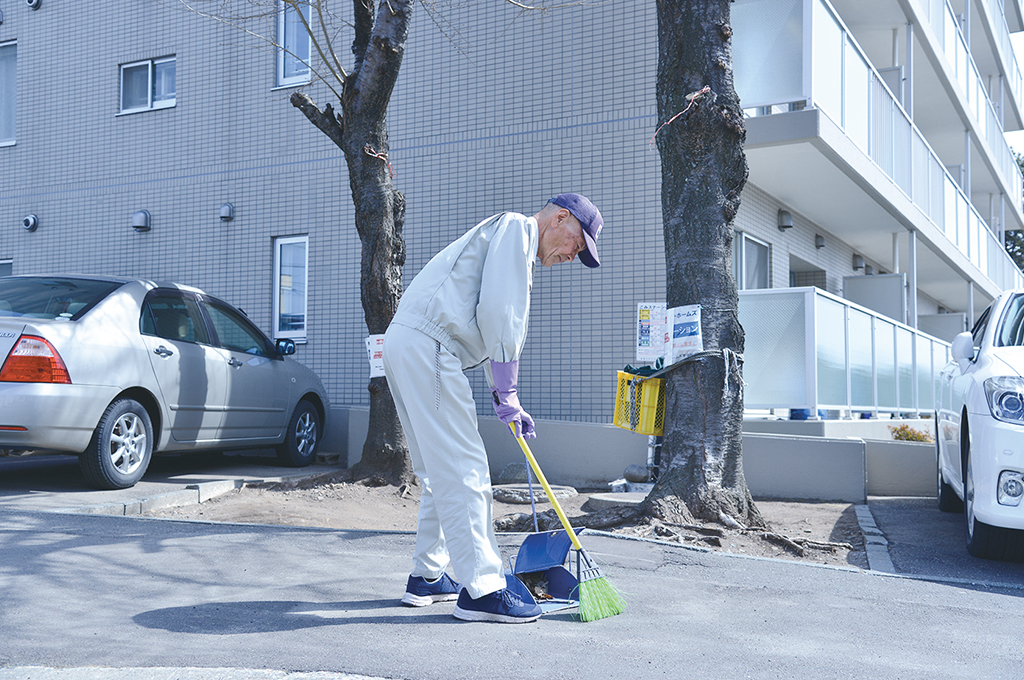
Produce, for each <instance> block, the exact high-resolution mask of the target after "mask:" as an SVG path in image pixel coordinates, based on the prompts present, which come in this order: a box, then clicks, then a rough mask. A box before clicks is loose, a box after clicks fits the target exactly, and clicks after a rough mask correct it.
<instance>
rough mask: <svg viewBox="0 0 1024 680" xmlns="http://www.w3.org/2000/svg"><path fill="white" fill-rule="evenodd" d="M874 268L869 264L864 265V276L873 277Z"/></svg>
mask: <svg viewBox="0 0 1024 680" xmlns="http://www.w3.org/2000/svg"><path fill="white" fill-rule="evenodd" d="M874 275H875V268H874V267H872V266H871V265H869V264H866V265H864V276H874Z"/></svg>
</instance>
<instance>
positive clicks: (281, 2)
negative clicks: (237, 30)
mask: <svg viewBox="0 0 1024 680" xmlns="http://www.w3.org/2000/svg"><path fill="white" fill-rule="evenodd" d="M277 10H278V11H277V44H278V49H277V84H278V86H279V87H288V86H292V85H303V84H305V83H308V82H309V74H310V68H309V55H310V52H309V45H310V40H309V32H308V31H307V30H306V26H308V25H309V17H310V13H309V5H308V4H307V3H306V2H304V1H301V0H300V2H298V3H297V4H295V5H293V4H292V3H291V2H285V0H278V2H277ZM300 12H301V15H300Z"/></svg>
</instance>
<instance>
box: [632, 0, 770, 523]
mask: <svg viewBox="0 0 1024 680" xmlns="http://www.w3.org/2000/svg"><path fill="white" fill-rule="evenodd" d="M729 2H730V0H657V7H658V42H659V56H658V80H657V99H658V115H659V119H660V120H662V121H671V122H669V123H666V124H665V125H664V126H663V127H662V128H661V129H660V130H659V131H658V133H657V137H656V139H657V144H658V150H659V152H660V154H661V166H662V197H661V200H662V214H663V220H664V230H665V258H666V261H667V268H668V283H667V288H668V290H667V302H668V305H669V307H675V306H680V305H693V304H699V305H701V308H702V311H701V326H702V331H703V340H704V349H705V351H708V352H712V354H708V355H706V356H704V357H703V358H701V359H698V360H696V361H692V362H689V363H685V364H683V365H682V366H681V367H679V368H676V369H674V370H672V371H670V372H669V373H668V374H667V375H666V383H667V387H666V389H667V392H666V394H667V400H666V418H665V438H664V443H663V447H662V459H661V467H660V472H659V477H658V481H657V483H656V485H655V487H654V489H653V490H652V492H651V494H650V495H649V496H648V498H647V500H646V501H645V504H644V508H643V509H644V512H646V513H648V514H650V515H653V516H655V517H659V518H662V519H666V520H669V521H688V520H690V519H692V518H696V519H704V520H721V519H722V518H723V516H727V517H728V518H732V519H736V520H738V521H739V522H741V523H743V524H746V525H748V526H751V525H752V526H763V525H764V520H763V519H762V518H761V515H760V513H759V512H758V510H757V507H756V506H755V505H754V503H753V501H752V499H751V496H750V492H749V490H748V489H747V484H746V480H745V479H744V477H743V462H742V425H743V372H742V352H743V329H742V328H741V327H740V324H739V320H738V317H737V305H738V296H737V292H736V283H735V280H734V278H733V275H732V242H733V235H732V220H733V218H734V217H735V215H736V211H737V210H738V209H739V199H740V191H741V190H742V189H743V185H744V184H745V183H746V179H747V164H746V159H745V157H744V155H743V142H744V139H745V135H746V132H745V129H744V127H743V117H742V111H741V109H740V106H739V100H738V98H737V96H736V92H735V90H734V88H733V79H732V55H731V51H730V45H729V38H730V36H731V34H732V29H731V28H730V26H729ZM677 114H678V115H677ZM673 118H674V120H673ZM726 521H728V520H726Z"/></svg>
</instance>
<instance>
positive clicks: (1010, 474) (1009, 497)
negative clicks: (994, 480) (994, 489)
mask: <svg viewBox="0 0 1024 680" xmlns="http://www.w3.org/2000/svg"><path fill="white" fill-rule="evenodd" d="M1021 497H1024V474H1021V473H1020V472H1014V471H1012V470H1003V471H1002V472H1000V473H999V493H998V494H997V498H998V500H999V504H1000V505H1013V506H1017V505H1020V500H1021Z"/></svg>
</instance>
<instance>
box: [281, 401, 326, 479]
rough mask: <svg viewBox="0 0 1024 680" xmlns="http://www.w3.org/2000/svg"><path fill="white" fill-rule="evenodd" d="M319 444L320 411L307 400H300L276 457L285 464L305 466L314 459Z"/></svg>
mask: <svg viewBox="0 0 1024 680" xmlns="http://www.w3.org/2000/svg"><path fill="white" fill-rule="evenodd" d="M319 444H320V413H319V412H318V411H317V410H316V407H315V406H313V404H311V403H309V402H308V401H305V400H303V401H300V402H299V405H298V406H296V407H295V413H293V414H292V419H291V422H290V423H288V431H287V432H286V433H285V437H284V443H283V444H281V446H279V447H278V449H277V457H278V458H279V459H280V460H281V462H283V463H284V464H285V465H290V466H292V467H305V466H307V465H310V464H311V463H312V462H313V461H314V460H316V452H317V447H318V445H319Z"/></svg>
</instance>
